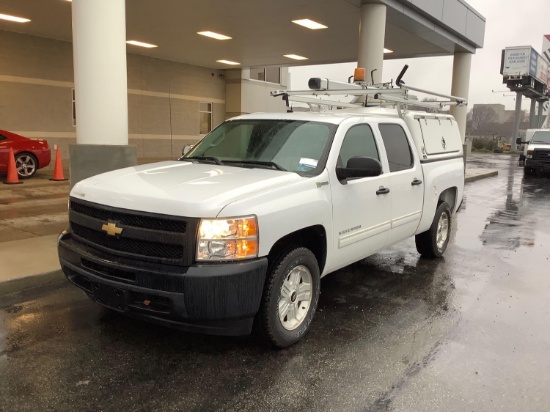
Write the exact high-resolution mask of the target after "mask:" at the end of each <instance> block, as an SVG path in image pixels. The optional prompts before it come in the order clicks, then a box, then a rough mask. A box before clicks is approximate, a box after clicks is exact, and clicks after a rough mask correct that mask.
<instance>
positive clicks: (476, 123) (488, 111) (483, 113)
mask: <svg viewBox="0 0 550 412" xmlns="http://www.w3.org/2000/svg"><path fill="white" fill-rule="evenodd" d="M470 113H471V116H468V117H469V120H468V122H467V128H468V129H469V130H468V131H469V133H470V134H474V135H477V136H483V135H486V134H491V133H493V132H494V129H495V127H494V126H495V123H496V120H497V115H496V113H495V111H494V110H493V109H492V108H490V107H487V106H481V105H480V106H478V105H476V106H474V108H473V109H472V111H471V112H470Z"/></svg>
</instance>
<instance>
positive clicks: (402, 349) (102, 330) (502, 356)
mask: <svg viewBox="0 0 550 412" xmlns="http://www.w3.org/2000/svg"><path fill="white" fill-rule="evenodd" d="M516 159H517V158H516V157H509V156H493V155H489V156H488V155H483V156H480V155H478V156H476V155H474V156H473V162H472V164H473V165H474V167H475V166H476V165H479V166H480V167H490V168H495V169H498V170H499V175H498V176H496V177H492V178H488V179H484V180H480V181H476V182H473V183H469V184H467V186H466V200H465V202H464V208H463V210H461V211H460V212H459V213H458V214H457V216H456V219H455V220H454V222H453V235H452V239H451V242H450V244H449V248H448V249H447V252H446V254H445V257H444V258H443V259H440V260H426V259H421V258H419V256H418V254H417V253H416V250H415V247H414V240H413V239H410V240H407V241H404V242H402V243H399V244H398V245H395V246H393V247H391V248H389V249H387V250H386V251H384V252H383V253H379V254H376V255H374V256H371V257H370V258H368V259H365V260H363V261H361V262H358V263H356V264H354V265H351V266H349V267H347V268H345V269H343V270H340V271H338V272H337V273H333V274H331V275H329V276H327V277H326V278H324V279H323V281H322V287H321V298H320V302H319V309H318V312H317V314H316V316H315V318H314V321H313V323H312V326H311V329H310V331H309V332H308V334H307V335H306V336H305V339H304V340H303V341H302V342H300V343H298V344H297V345H295V346H293V347H291V348H289V349H286V350H281V351H274V350H271V349H269V348H267V347H265V346H264V345H263V344H262V343H261V342H259V341H258V340H256V339H255V338H254V337H241V338H226V337H212V336H203V335H196V334H188V333H183V332H179V331H175V330H171V329H166V328H163V327H159V326H155V325H151V324H148V323H145V322H141V321H137V320H132V319H128V318H125V317H123V316H120V315H117V314H113V313H111V312H109V311H108V310H105V309H102V308H101V307H99V306H97V305H96V304H94V303H93V302H92V301H90V300H89V299H88V298H87V297H86V296H85V295H84V293H83V292H81V291H80V290H78V289H76V288H75V287H73V286H71V285H68V284H66V283H61V284H56V285H52V286H49V287H42V288H36V289H33V290H27V291H24V292H20V293H16V294H12V295H7V296H3V297H1V300H0V410H1V411H31V410H32V411H34V410H37V409H40V410H48V411H73V410H83V411H88V410H90V411H92V410H93V411H99V410H103V411H120V410H162V411H202V410H205V411H206V410H208V411H210V410H221V411H237V410H238V411H264V410H271V411H279V410H286V411H288V410H292V411H293V410H305V411H412V410H417V411H442V410H445V411H467V410H472V411H493V410H504V411H523V410H525V411H526V410H529V411H546V410H548V405H549V404H550V391H549V390H548V388H549V387H550V356H549V353H550V328H549V326H550V316H549V312H550V309H549V305H550V270H549V269H548V266H549V258H550V177H529V178H524V177H523V171H522V169H521V168H518V167H517V165H516V163H517V160H516Z"/></svg>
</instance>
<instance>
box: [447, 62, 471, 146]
mask: <svg viewBox="0 0 550 412" xmlns="http://www.w3.org/2000/svg"><path fill="white" fill-rule="evenodd" d="M471 69H472V54H471V53H467V52H465V53H455V55H454V60H453V79H452V86H451V95H453V96H457V97H463V98H464V99H468V96H469V91H470V71H471ZM451 114H452V115H453V116H454V118H455V119H456V122H457V123H458V130H460V136H461V137H462V143H463V144H464V140H465V138H466V117H467V115H468V107H466V106H461V107H458V106H451Z"/></svg>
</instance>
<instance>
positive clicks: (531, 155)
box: [525, 150, 533, 159]
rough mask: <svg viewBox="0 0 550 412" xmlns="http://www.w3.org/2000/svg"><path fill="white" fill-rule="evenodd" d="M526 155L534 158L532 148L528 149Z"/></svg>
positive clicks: (528, 157)
mask: <svg viewBox="0 0 550 412" xmlns="http://www.w3.org/2000/svg"><path fill="white" fill-rule="evenodd" d="M525 157H526V158H527V159H532V158H533V151H532V150H527V154H526V155H525Z"/></svg>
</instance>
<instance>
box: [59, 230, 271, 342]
mask: <svg viewBox="0 0 550 412" xmlns="http://www.w3.org/2000/svg"><path fill="white" fill-rule="evenodd" d="M58 252H59V261H60V263H61V268H62V270H63V272H64V273H65V276H66V277H67V279H69V281H71V282H72V283H73V284H75V285H76V286H78V287H79V288H81V289H83V290H84V291H85V292H86V293H87V294H88V296H90V298H92V299H93V300H95V301H96V302H98V303H100V304H102V305H104V306H107V307H109V308H111V309H113V310H116V311H118V312H122V313H125V314H127V315H130V316H133V317H138V318H142V319H146V320H149V321H152V322H155V323H161V324H164V325H169V326H172V327H176V328H178V329H183V330H187V331H191V332H200V333H208V334H214V335H246V334H249V333H250V332H251V330H252V324H253V322H254V316H255V315H256V313H257V312H258V309H259V307H260V302H261V298H262V293H263V287H264V282H265V277H266V273H267V258H260V259H255V260H250V261H243V262H234V263H221V264H200V265H192V266H188V267H182V266H176V265H167V264H161V263H152V262H144V261H137V260H135V259H129V258H121V257H120V256H116V257H114V256H112V255H110V254H108V253H105V252H103V251H99V250H97V249H94V248H92V247H89V246H86V245H83V244H82V243H79V242H76V241H75V240H74V239H73V238H72V236H71V233H70V232H68V233H65V232H64V233H63V234H61V235H60V236H59V239H58Z"/></svg>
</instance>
